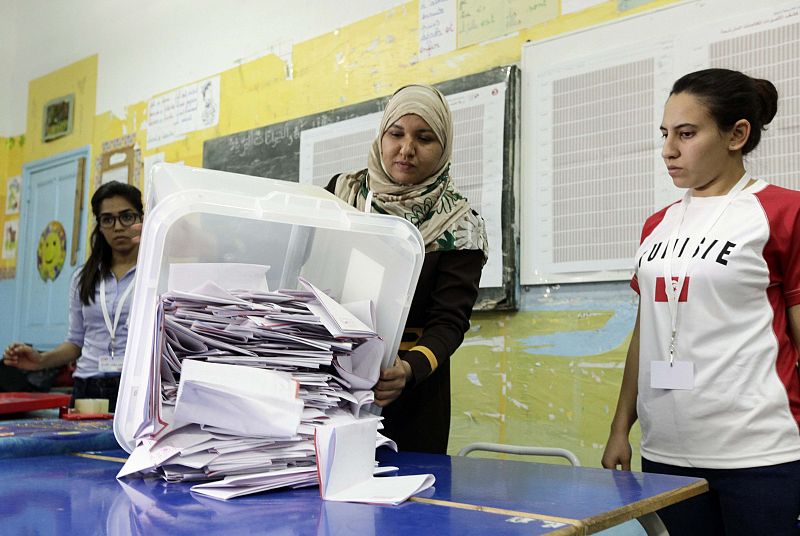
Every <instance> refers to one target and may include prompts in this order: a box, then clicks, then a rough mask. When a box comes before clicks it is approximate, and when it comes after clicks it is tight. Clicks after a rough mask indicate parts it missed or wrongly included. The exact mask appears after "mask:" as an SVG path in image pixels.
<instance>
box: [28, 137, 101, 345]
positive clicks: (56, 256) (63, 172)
mask: <svg viewBox="0 0 800 536" xmlns="http://www.w3.org/2000/svg"><path fill="white" fill-rule="evenodd" d="M88 157H89V150H88V148H85V149H81V150H78V151H70V152H69V153H63V154H61V155H58V156H55V157H52V158H47V159H44V160H38V161H36V162H32V163H30V164H26V165H25V166H24V168H23V199H22V202H23V205H22V213H21V215H20V241H19V256H18V257H17V295H16V300H15V302H16V303H15V312H16V314H15V317H14V318H15V329H14V333H15V337H14V338H15V339H16V340H19V341H24V342H27V343H31V344H34V345H35V346H36V347H37V348H41V349H48V348H52V347H54V346H56V345H58V344H59V343H60V342H62V341H64V339H65V338H66V335H67V328H68V325H69V324H68V322H69V315H68V309H69V283H70V280H71V278H72V275H73V273H74V272H75V270H76V269H77V268H78V267H79V266H80V265H81V264H82V263H83V260H84V257H85V255H84V251H85V245H84V242H85V238H84V237H82V236H81V235H83V234H84V233H83V230H84V229H85V228H86V212H87V210H91V208H90V207H88V206H87V205H88V204H87V202H86V197H87V194H86V189H85V188H83V185H85V184H86V175H87V170H88ZM81 158H83V159H84V160H83V165H79V161H80V159H81ZM79 169H82V170H83V176H81V177H78V173H79ZM78 181H80V185H79V184H78ZM78 186H80V187H78ZM78 193H80V194H81V197H82V198H83V199H82V200H81V203H80V206H82V207H83V210H81V212H82V214H79V222H80V223H79V224H78V225H77V226H76V225H75V223H74V216H75V207H76V201H75V199H76V195H78ZM80 206H79V208H80ZM75 241H77V245H78V251H77V255H76V256H75V258H76V260H77V262H75V263H74V264H73V262H72V260H73V259H72V257H73V256H72V248H73V243H74V242H75Z"/></svg>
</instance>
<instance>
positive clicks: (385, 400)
mask: <svg viewBox="0 0 800 536" xmlns="http://www.w3.org/2000/svg"><path fill="white" fill-rule="evenodd" d="M411 374H412V372H411V365H409V364H408V363H407V362H406V361H403V360H402V359H400V358H399V357H397V358H395V360H394V365H392V366H391V367H390V368H387V369H384V370H382V371H381V377H380V379H379V380H378V383H377V384H375V388H374V389H373V391H374V392H375V404H376V405H377V406H380V407H382V408H384V407H386V406H388V405H389V404H391V403H392V402H394V401H395V400H397V397H399V396H400V394H401V393H402V392H403V388H404V387H405V386H406V383H407V382H408V381H409V380H410V379H411Z"/></svg>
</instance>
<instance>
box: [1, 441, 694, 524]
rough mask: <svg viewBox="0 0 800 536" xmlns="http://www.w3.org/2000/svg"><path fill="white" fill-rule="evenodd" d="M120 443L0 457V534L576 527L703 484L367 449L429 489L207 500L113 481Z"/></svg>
mask: <svg viewBox="0 0 800 536" xmlns="http://www.w3.org/2000/svg"><path fill="white" fill-rule="evenodd" d="M126 456H127V455H126V453H125V452H123V451H119V450H118V451H107V452H103V453H97V454H86V453H85V454H77V455H58V456H42V457H36V458H17V459H5V460H0V475H2V480H0V523H2V525H1V526H2V527H3V528H2V531H3V533H6V534H76V535H77V534H81V535H82V534H114V535H116V534H143V535H151V534H165V533H167V534H170V535H171V536H178V535H181V534H191V535H196V534H198V533H202V534H242V533H244V534H276V535H277V534H280V535H287V534H291V535H304V534H312V535H328V534H348V535H349V534H355V535H359V536H362V535H363V536H369V535H374V534H411V535H414V536H417V535H421V534H439V535H441V534H444V535H447V534H455V535H458V536H469V535H486V534H493V533H495V534H510V535H516V534H520V535H521V534H526V535H537V534H552V535H567V534H584V533H590V532H595V531H597V530H601V529H602V528H605V527H608V526H612V525H614V524H617V523H621V522H623V521H625V520H628V519H632V518H635V517H637V516H639V515H642V514H644V513H648V512H652V511H654V510H656V509H658V508H660V507H662V506H666V505H669V504H673V503H675V502H678V501H680V500H683V499H685V498H688V497H691V496H694V495H697V494H699V493H702V492H704V491H706V489H707V485H706V483H705V481H704V480H701V479H694V478H684V477H673V476H664V475H646V474H642V473H627V472H620V471H607V470H603V469H590V468H580V467H577V468H573V467H569V466H562V465H549V464H539V463H528V462H521V461H503V460H487V459H479V458H466V457H453V458H451V457H448V456H440V455H427V454H418V453H401V454H395V453H393V452H390V451H384V449H381V451H379V454H378V457H379V459H380V460H381V463H382V465H396V466H398V467H401V471H400V474H415V473H420V472H430V473H433V474H434V475H435V476H436V484H435V489H431V490H428V491H427V492H426V493H424V494H423V495H422V496H421V497H415V498H413V499H412V500H410V501H408V502H406V503H404V504H402V505H400V506H395V507H387V506H376V505H367V504H348V503H334V502H325V501H322V500H320V497H319V490H318V489H317V488H306V489H300V490H292V491H278V492H271V493H263V494H259V495H253V496H247V497H241V498H237V499H233V500H231V501H228V502H223V501H217V500H214V499H210V498H207V497H203V496H200V495H197V494H193V493H191V492H190V491H189V485H188V484H166V483H165V482H163V481H161V480H124V481H117V480H115V475H116V473H117V471H118V470H119V469H120V467H121V463H122V461H124V459H125V457H126Z"/></svg>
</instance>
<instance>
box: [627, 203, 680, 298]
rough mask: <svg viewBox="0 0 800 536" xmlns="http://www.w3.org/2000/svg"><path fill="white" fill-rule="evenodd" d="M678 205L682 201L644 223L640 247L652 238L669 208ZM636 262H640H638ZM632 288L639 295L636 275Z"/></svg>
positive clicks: (664, 209)
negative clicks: (646, 239) (651, 235)
mask: <svg viewBox="0 0 800 536" xmlns="http://www.w3.org/2000/svg"><path fill="white" fill-rule="evenodd" d="M676 203H680V201H676V202H675V203H672V204H671V205H667V206H666V207H664V208H662V209H661V210H659V211H658V212H656V213H655V214H653V215H652V216H650V217H649V218H647V220H646V221H645V222H644V226H643V227H642V236H641V238H640V239H639V245H642V242H644V240H645V238H647V237H648V236H650V233H652V232H653V229H655V228H656V227H658V224H659V223H661V221H662V220H663V219H664V215H665V214H666V213H667V210H669V207H671V206H672V205H674V204H676ZM636 262H638V260H637V261H636ZM631 288H632V289H633V290H634V292H636V294H639V279H638V278H637V277H636V274H635V273H634V274H633V279H631Z"/></svg>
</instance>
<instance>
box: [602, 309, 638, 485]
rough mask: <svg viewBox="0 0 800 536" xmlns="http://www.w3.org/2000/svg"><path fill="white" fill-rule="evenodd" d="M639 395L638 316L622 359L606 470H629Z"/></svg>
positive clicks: (605, 460) (606, 456)
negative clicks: (623, 359) (631, 438)
mask: <svg viewBox="0 0 800 536" xmlns="http://www.w3.org/2000/svg"><path fill="white" fill-rule="evenodd" d="M638 395H639V312H637V313H636V323H635V324H634V327H633V335H631V343H630V345H629V346H628V355H627V356H626V358H625V371H624V372H623V374H622V386H621V387H620V390H619V399H618V401H617V410H616V412H615V413H614V419H613V420H612V421H611V432H610V433H609V435H608V441H607V442H606V448H605V450H604V451H603V458H602V461H601V463H602V464H603V467H605V468H606V469H616V468H617V466H619V467H621V468H622V469H623V470H626V471H630V469H631V456H632V451H631V443H630V438H629V435H630V431H631V428H632V427H633V424H634V423H635V422H636V419H637V414H636V398H637V397H638Z"/></svg>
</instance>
